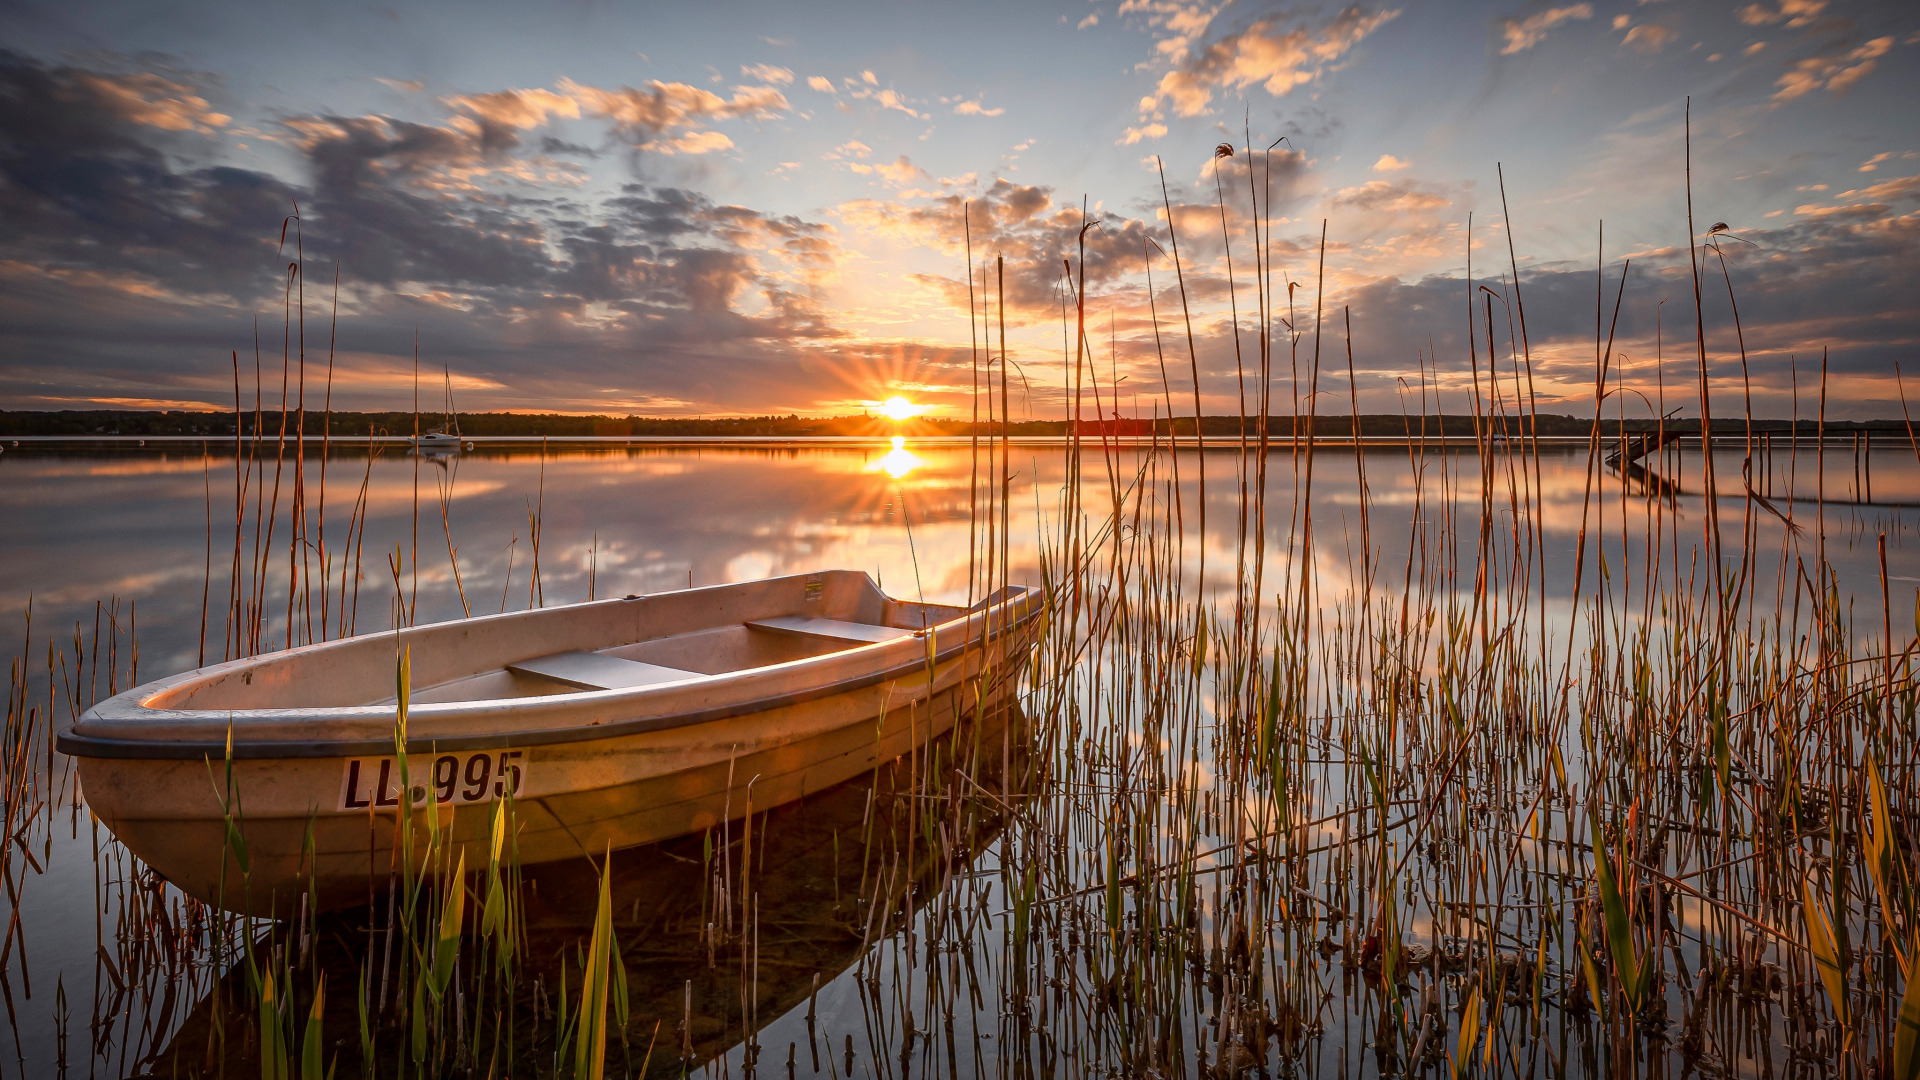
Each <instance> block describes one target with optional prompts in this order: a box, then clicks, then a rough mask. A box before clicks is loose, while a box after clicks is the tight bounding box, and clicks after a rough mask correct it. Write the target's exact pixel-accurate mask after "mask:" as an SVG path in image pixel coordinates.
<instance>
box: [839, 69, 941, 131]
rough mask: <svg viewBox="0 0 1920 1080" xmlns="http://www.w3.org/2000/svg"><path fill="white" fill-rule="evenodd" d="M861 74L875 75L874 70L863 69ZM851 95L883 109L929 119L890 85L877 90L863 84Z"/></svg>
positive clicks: (869, 76)
mask: <svg viewBox="0 0 1920 1080" xmlns="http://www.w3.org/2000/svg"><path fill="white" fill-rule="evenodd" d="M861 75H863V76H865V77H867V78H869V79H871V78H872V76H873V72H871V71H863V72H861ZM849 96H851V97H854V98H858V99H860V100H863V101H871V102H873V103H874V104H875V105H878V106H880V107H881V108H882V109H892V110H895V111H897V112H903V113H906V114H907V115H908V116H911V117H913V118H914V119H916V120H925V119H927V114H926V113H923V112H921V111H919V110H918V109H915V108H914V107H913V106H912V105H910V104H908V102H907V99H906V98H904V97H901V96H900V94H899V92H898V91H896V90H894V89H893V88H892V87H888V88H886V89H884V90H876V89H874V88H872V87H866V86H863V87H861V88H859V89H857V90H855V91H853V93H852V94H851V95H849Z"/></svg>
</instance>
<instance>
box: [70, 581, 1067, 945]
mask: <svg viewBox="0 0 1920 1080" xmlns="http://www.w3.org/2000/svg"><path fill="white" fill-rule="evenodd" d="M1041 603H1042V602H1041V597H1040V596H1039V594H1038V593H1034V592H1030V591H1028V590H1025V589H1022V588H1019V587H1017V586H1016V587H1010V588H1007V589H1003V590H1001V591H1000V592H998V593H996V594H994V595H993V596H992V597H989V598H988V599H987V600H985V601H982V602H981V603H979V604H977V605H975V606H974V607H972V608H960V607H949V606H943V605H937V604H915V603H908V602H905V601H900V600H894V599H890V598H889V597H887V596H886V595H885V594H884V593H882V592H881V591H880V589H879V588H878V587H877V586H875V585H874V583H873V581H872V579H871V578H869V577H868V576H867V575H866V574H864V573H861V572H858V571H850V570H835V571H827V572H823V573H815V574H804V575H796V576H792V577H783V578H772V579H768V580H765V581H753V582H744V583H740V584H734V585H719V586H712V587H704V588H698V589H686V590H681V591H677V592H669V593H659V594H655V595H651V596H630V597H627V598H625V599H621V600H601V601H592V602H588V603H584V604H572V605H568V606H565V607H551V608H540V609H535V610H531V611H523V612H514V613H510V614H504V615H491V616H483V617H479V618H473V619H464V620H457V621H453V622H445V623H437V624H434V625H430V626H420V627H414V628H411V629H403V630H398V631H389V632H385V633H378V634H365V635H361V636H359V637H353V638H347V639H343V640H339V641H329V642H324V643H321V644H317V645H309V646H304V647H301V648H297V649H290V650H288V651H286V652H281V653H274V654H270V655H265V656H257V657H251V658H248V659H244V660H237V661H232V662H230V663H225V664H218V665H214V666H211V667H206V668H201V669H199V670H197V671H190V672H187V673H185V674H182V675H175V676H173V677H171V678H167V679H161V680H159V681H158V682H153V683H149V684H147V685H145V686H141V687H138V688H136V689H133V690H129V691H127V692H126V693H123V694H120V695H118V696H116V697H112V698H109V699H107V700H106V701H103V702H100V703H99V704H97V705H95V706H94V707H93V708H92V709H89V710H87V712H86V713H85V714H83V715H82V716H81V717H80V718H79V719H78V720H77V721H75V722H74V723H73V724H72V725H71V726H70V727H69V728H67V729H66V730H63V731H62V732H61V733H60V736H59V742H58V746H59V749H60V750H61V751H62V752H64V753H67V754H70V755H72V756H74V757H76V758H78V759H79V771H80V782H81V785H82V789H83V791H84V793H85V796H86V800H87V805H88V806H89V807H90V808H91V809H92V811H93V813H94V814H96V815H97V816H98V817H99V818H100V820H101V821H102V822H104V823H105V824H106V825H107V827H108V828H109V829H111V830H113V833H114V835H116V836H118V837H119V838H120V840H121V841H122V842H123V843H125V844H126V845H127V847H128V848H129V849H131V850H132V851H133V853H134V854H136V855H138V856H139V857H140V858H141V859H142V860H143V861H144V862H146V863H147V865H148V866H150V867H152V868H153V869H154V870H156V871H158V872H159V873H160V874H161V875H162V876H164V877H165V878H167V880H169V881H171V882H173V883H174V884H175V885H177V886H179V887H180V888H181V889H182V890H184V891H185V892H186V893H188V894H189V895H191V896H194V897H198V898H199V899H201V900H204V901H207V902H209V903H214V904H219V905H221V906H223V907H226V908H228V909H230V910H235V911H247V912H252V913H255V914H267V913H269V912H273V911H278V912H280V913H282V914H284V913H286V912H287V911H288V910H290V905H293V904H296V903H297V902H298V897H299V895H300V894H301V893H304V892H306V891H307V889H308V888H309V884H311V887H312V888H313V889H314V891H315V893H316V895H317V897H318V900H319V903H320V904H321V905H322V906H327V907H332V906H340V905H344V904H347V903H351V902H352V901H353V900H355V899H356V898H357V899H359V900H361V901H363V902H364V901H365V899H366V898H367V896H368V894H369V891H370V889H371V888H372V887H376V886H377V887H384V885H385V883H386V882H387V880H388V878H389V875H390V874H392V873H393V872H394V869H395V867H394V861H395V858H394V851H395V849H396V846H397V845H396V840H397V839H398V837H399V835H400V830H399V829H398V828H396V824H397V822H398V818H399V815H400V814H401V813H402V812H403V805H402V802H403V800H405V801H406V802H407V803H408V804H409V805H410V806H411V807H412V810H411V811H410V814H409V817H410V820H413V821H414V822H415V823H416V824H415V826H414V827H415V828H417V829H418V830H420V832H422V833H424V831H425V828H426V824H427V818H428V816H429V814H431V815H434V819H435V820H436V821H437V823H438V826H439V827H441V828H450V829H451V832H450V833H449V834H448V835H449V836H450V838H451V842H452V843H453V844H456V845H460V844H469V845H476V850H471V851H468V852H467V865H468V866H476V865H482V866H483V865H485V864H486V848H485V845H486V840H487V835H488V826H489V815H490V813H491V811H492V804H493V803H495V802H496V801H500V800H508V801H509V805H510V806H511V809H512V811H513V815H514V823H515V829H516V840H515V843H516V846H517V851H518V857H519V859H520V861H521V862H522V863H538V862H546V861H552V860H557V859H567V858H574V857H577V856H582V855H594V856H597V855H600V854H602V853H603V852H605V851H606V850H607V848H608V847H609V846H611V847H614V848H623V847H630V846H633V845H637V844H645V843H651V842H653V841H657V840H662V839H666V838H669V837H674V836H680V835H684V834H686V833H691V832H697V831H700V830H702V829H706V828H709V827H712V826H714V825H718V824H719V823H720V822H722V821H724V820H729V819H733V818H739V817H743V816H745V815H747V814H749V813H751V812H753V811H763V810H767V809H770V808H771V807H774V806H777V805H780V804H782V803H787V802H791V801H793V800H796V799H799V798H802V797H803V796H805V795H808V794H810V793H812V792H816V791H819V790H821V789H823V788H826V787H829V786H831V785H834V784H837V783H840V782H842V781H845V780H848V779H850V778H852V777H854V776H857V775H859V774H860V773H862V772H865V771H867V770H870V769H872V768H873V767H874V766H875V765H876V764H878V763H879V762H882V761H886V760H890V759H892V758H895V757H898V756H900V755H902V754H904V753H907V752H908V751H909V750H911V749H913V748H914V747H916V746H918V745H920V744H922V743H924V742H925V741H926V740H928V739H929V738H932V737H934V736H937V735H940V734H941V733H943V732H946V731H948V730H949V729H951V728H952V726H953V724H954V722H955V720H956V718H957V717H958V716H960V715H961V714H963V713H967V712H971V711H972V710H974V709H976V708H982V709H991V708H993V707H995V706H997V705H1000V704H1001V703H1002V702H1003V700H1004V698H1005V697H1006V696H1007V694H1008V693H1009V692H1010V691H1011V689H1012V687H1013V684H1014V682H1015V680H1016V679H1017V678H1018V677H1019V676H1020V674H1021V673H1022V671H1023V669H1024V668H1025V667H1026V660H1027V657H1028V655H1029V653H1030V651H1031V649H1032V644H1033V641H1034V636H1035V632H1036V630H1037V626H1038V619H1037V616H1038V615H1039V613H1040V610H1041ZM403 652H404V653H405V654H406V655H407V656H408V657H409V665H410V669H411V687H410V693H409V705H408V708H407V725H406V751H407V753H406V761H405V765H406V772H407V782H406V784H405V785H404V787H405V788H410V789H411V790H404V789H403V785H402V782H401V778H400V772H401V767H402V766H401V760H400V758H399V757H398V755H396V753H395V750H396V728H397V719H398V714H399V708H398V697H397V692H396V679H395V672H396V670H397V665H398V659H399V657H400V656H401V655H402V653H403ZM229 768H230V769H231V777H232V780H231V787H232V790H233V793H234V797H233V800H232V807H231V811H230V813H231V817H232V818H233V819H234V823H235V825H236V826H237V827H238V830H239V834H240V837H241V839H242V841H243V844H240V845H236V844H233V843H231V842H229V841H228V839H227V836H228V833H227V822H228V817H229V810H228V808H227V807H226V806H224V805H223V804H224V803H225V801H226V797H225V795H224V790H225V788H226V785H227V783H228V781H227V779H226V777H227V770H228V769H229ZM309 833H311V841H310V845H311V846H310V847H309V840H308V837H309ZM241 846H244V848H245V850H246V853H247V862H248V867H247V872H246V873H245V874H244V875H243V874H242V872H241V866H240V861H239V858H238V855H237V849H238V848H240V847H241ZM424 847H425V845H424V844H422V843H419V842H416V843H415V844H414V845H413V850H414V851H415V852H416V853H418V852H420V851H421V850H422V849H423V848H424Z"/></svg>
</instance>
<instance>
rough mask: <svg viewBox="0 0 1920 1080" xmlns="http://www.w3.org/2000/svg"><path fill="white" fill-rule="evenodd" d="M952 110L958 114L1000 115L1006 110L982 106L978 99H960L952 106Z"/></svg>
mask: <svg viewBox="0 0 1920 1080" xmlns="http://www.w3.org/2000/svg"><path fill="white" fill-rule="evenodd" d="M953 111H954V112H955V113H956V114H958V115H960V116H1001V115H1004V114H1005V113H1006V111H1007V110H1005V109H988V108H985V107H983V106H982V105H981V104H980V103H979V102H978V101H962V102H961V103H960V104H958V105H955V106H954V107H953Z"/></svg>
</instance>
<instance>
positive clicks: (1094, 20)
mask: <svg viewBox="0 0 1920 1080" xmlns="http://www.w3.org/2000/svg"><path fill="white" fill-rule="evenodd" d="M1099 25H1100V13H1099V12H1097V11H1089V12H1087V17H1086V18H1084V19H1081V20H1080V22H1079V23H1078V24H1077V25H1075V26H1074V29H1075V30H1085V29H1087V28H1088V27H1093V26H1099Z"/></svg>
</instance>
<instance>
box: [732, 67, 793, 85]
mask: <svg viewBox="0 0 1920 1080" xmlns="http://www.w3.org/2000/svg"><path fill="white" fill-rule="evenodd" d="M740 74H741V75H742V76H743V77H745V78H749V79H759V80H760V81H761V82H764V83H779V84H780V85H781V86H786V85H788V84H790V83H792V82H793V69H791V68H783V67H776V66H774V65H773V64H751V65H748V64H743V65H741V67H740Z"/></svg>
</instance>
